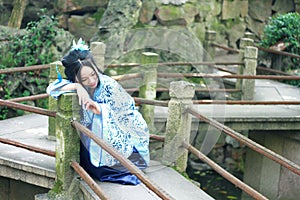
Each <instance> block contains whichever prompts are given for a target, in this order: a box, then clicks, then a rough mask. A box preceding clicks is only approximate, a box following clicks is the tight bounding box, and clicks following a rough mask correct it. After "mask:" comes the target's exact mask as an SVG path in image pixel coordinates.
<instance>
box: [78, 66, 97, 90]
mask: <svg viewBox="0 0 300 200" xmlns="http://www.w3.org/2000/svg"><path fill="white" fill-rule="evenodd" d="M80 77H81V83H82V85H84V86H86V87H89V88H96V87H97V85H98V81H99V79H98V74H97V73H96V72H95V71H94V70H93V69H92V68H91V67H88V66H82V68H81V70H80Z"/></svg>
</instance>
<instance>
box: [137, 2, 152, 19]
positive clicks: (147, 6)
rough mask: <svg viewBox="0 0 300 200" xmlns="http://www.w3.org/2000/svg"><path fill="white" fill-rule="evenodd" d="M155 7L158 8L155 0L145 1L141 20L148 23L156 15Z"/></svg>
mask: <svg viewBox="0 0 300 200" xmlns="http://www.w3.org/2000/svg"><path fill="white" fill-rule="evenodd" d="M155 8H156V2H155V1H153V0H149V1H146V2H143V5H142V8H141V12H140V17H139V21H140V22H141V23H143V24H148V23H149V22H150V21H151V20H152V18H153V16H154V11H155Z"/></svg>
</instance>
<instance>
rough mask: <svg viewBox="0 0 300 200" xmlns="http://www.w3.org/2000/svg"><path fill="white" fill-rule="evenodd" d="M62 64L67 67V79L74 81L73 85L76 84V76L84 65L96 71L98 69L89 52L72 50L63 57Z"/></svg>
mask: <svg viewBox="0 0 300 200" xmlns="http://www.w3.org/2000/svg"><path fill="white" fill-rule="evenodd" d="M61 62H62V64H63V66H64V67H65V74H66V76H67V79H68V80H70V81H72V82H73V83H74V82H75V80H76V76H77V74H78V72H79V71H80V68H81V67H82V66H83V65H84V66H90V67H92V68H93V69H94V70H96V69H98V68H97V65H96V63H95V61H94V58H93V56H92V54H91V52H90V51H89V50H83V51H82V50H77V49H75V50H72V51H70V52H69V53H68V54H67V55H66V56H64V57H63V59H62V61H61ZM93 65H94V67H93Z"/></svg>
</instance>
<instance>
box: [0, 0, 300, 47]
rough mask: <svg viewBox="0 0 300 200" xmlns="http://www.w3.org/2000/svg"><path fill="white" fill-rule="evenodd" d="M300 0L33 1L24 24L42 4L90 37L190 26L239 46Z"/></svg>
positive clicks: (4, 1)
mask: <svg viewBox="0 0 300 200" xmlns="http://www.w3.org/2000/svg"><path fill="white" fill-rule="evenodd" d="M12 2H13V1H9V0H0V10H1V11H2V12H1V14H0V15H1V17H0V19H1V20H0V24H1V25H6V24H7V21H8V19H9V15H10V12H11V10H12ZM299 5H300V1H299V0H264V1H258V0H222V1H221V0H147V1H142V0H127V1H117V0H101V1H97V0H84V1H83V0H81V1H78V0H76V1H75V0H68V1H67V0H58V1H55V2H54V1H50V0H47V1H37V0H29V4H28V6H27V8H26V11H25V16H24V20H23V27H24V24H26V23H27V22H29V21H30V20H35V19H37V18H38V17H37V13H38V10H39V9H40V8H46V9H47V10H48V11H47V13H48V14H49V15H52V14H54V15H55V16H57V17H58V18H59V20H60V25H61V26H62V27H64V28H65V29H66V30H69V31H70V32H71V33H72V34H74V35H75V36H76V37H83V38H84V39H85V40H86V41H89V40H91V38H92V37H93V36H95V35H96V37H95V38H94V40H95V39H101V40H102V41H103V40H105V39H106V38H107V37H108V36H109V35H107V32H113V33H115V32H119V31H124V29H132V28H136V27H168V28H175V27H178V26H180V27H185V28H187V29H188V30H190V31H191V32H193V33H194V34H195V35H197V37H198V38H199V39H200V40H201V41H203V40H204V32H205V29H211V30H215V31H217V33H218V38H217V41H218V42H219V43H222V44H224V45H228V46H230V47H233V48H236V47H237V46H238V43H239V39H240V38H241V37H242V36H243V34H244V32H245V31H250V32H253V33H254V34H255V35H256V37H257V39H259V38H260V37H261V35H262V32H263V29H264V26H265V24H266V23H267V21H268V19H269V17H270V16H272V15H274V14H276V13H287V12H292V11H299V10H300V9H299Z"/></svg>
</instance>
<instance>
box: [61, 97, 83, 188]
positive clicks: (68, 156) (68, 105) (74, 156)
mask: <svg viewBox="0 0 300 200" xmlns="http://www.w3.org/2000/svg"><path fill="white" fill-rule="evenodd" d="M79 109H80V107H79V105H78V97H77V94H76V93H66V94H63V95H61V96H60V98H59V99H58V102H57V114H56V187H59V188H56V189H57V190H58V191H59V192H61V191H66V190H67V189H68V188H69V187H70V185H71V182H72V180H73V178H74V176H75V173H74V170H72V168H71V167H70V163H71V161H72V160H75V161H77V162H79V150H80V137H79V134H78V133H77V131H76V130H75V129H74V128H73V127H72V126H71V120H72V119H74V118H77V119H78V118H79V116H78V115H79ZM74 113H75V114H74Z"/></svg>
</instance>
